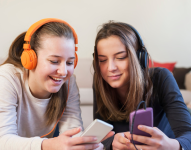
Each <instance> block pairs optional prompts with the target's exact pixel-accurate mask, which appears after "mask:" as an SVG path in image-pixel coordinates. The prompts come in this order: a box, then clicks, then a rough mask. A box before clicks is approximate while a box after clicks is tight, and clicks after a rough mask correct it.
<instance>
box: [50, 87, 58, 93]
mask: <svg viewBox="0 0 191 150" xmlns="http://www.w3.org/2000/svg"><path fill="white" fill-rule="evenodd" d="M59 90H60V88H53V89H49V90H48V91H49V92H50V93H57V92H58V91H59Z"/></svg>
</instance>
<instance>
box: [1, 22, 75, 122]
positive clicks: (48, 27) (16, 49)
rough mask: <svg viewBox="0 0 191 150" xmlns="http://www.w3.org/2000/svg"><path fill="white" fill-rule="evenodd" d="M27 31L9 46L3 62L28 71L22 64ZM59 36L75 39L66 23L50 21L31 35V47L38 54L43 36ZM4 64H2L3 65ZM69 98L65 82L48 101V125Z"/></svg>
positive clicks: (56, 116)
mask: <svg viewBox="0 0 191 150" xmlns="http://www.w3.org/2000/svg"><path fill="white" fill-rule="evenodd" d="M25 34H26V32H24V33H21V34H20V35H19V36H18V37H17V38H16V39H15V40H14V41H13V43H12V44H11V46H10V48H9V54H8V58H7V59H6V60H5V62H4V63H3V64H6V63H10V64H13V65H14V66H16V67H18V68H20V69H22V70H23V71H24V72H27V71H26V69H24V68H23V66H22V64H21V59H20V57H21V54H22V52H23V44H24V37H25ZM46 35H48V36H57V37H65V38H67V39H74V37H73V33H72V30H71V29H70V27H69V26H68V25H66V24H64V23H58V22H50V23H46V24H44V25H43V26H41V27H40V28H39V29H38V30H37V31H36V32H35V33H34V34H33V35H32V37H31V42H30V45H31V48H32V49H33V50H34V51H35V52H36V54H37V56H38V49H39V48H40V47H41V41H42V37H43V36H46ZM3 64H2V65H3ZM66 100H67V87H66V84H65V83H64V84H63V85H62V87H61V88H60V90H59V91H58V92H57V93H53V94H52V97H51V99H50V101H49V103H48V106H47V109H46V113H45V117H46V118H47V122H46V125H51V124H52V123H54V122H55V121H56V120H58V119H59V118H60V117H61V115H62V112H63V109H64V108H65V107H66Z"/></svg>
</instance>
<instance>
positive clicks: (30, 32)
mask: <svg viewBox="0 0 191 150" xmlns="http://www.w3.org/2000/svg"><path fill="white" fill-rule="evenodd" d="M49 22H60V23H64V24H66V25H68V26H69V27H70V28H71V30H72V33H73V36H74V42H75V51H77V47H76V46H77V44H78V36H77V34H76V32H75V30H74V29H73V28H72V27H71V26H70V25H69V24H68V23H67V22H66V21H63V20H61V19H56V18H45V19H42V20H39V21H37V22H36V23H34V24H33V25H32V26H30V28H29V29H28V31H27V33H26V35H25V39H24V41H26V42H29V43H30V40H31V36H32V35H33V33H34V32H35V31H36V30H37V29H39V28H40V27H41V26H42V25H44V24H46V23H49ZM23 48H24V49H30V45H28V44H24V46H23Z"/></svg>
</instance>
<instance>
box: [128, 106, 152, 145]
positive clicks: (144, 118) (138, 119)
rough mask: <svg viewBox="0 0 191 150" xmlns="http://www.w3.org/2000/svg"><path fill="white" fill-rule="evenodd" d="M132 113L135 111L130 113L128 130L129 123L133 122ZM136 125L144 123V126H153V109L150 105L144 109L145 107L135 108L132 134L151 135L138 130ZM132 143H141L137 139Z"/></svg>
mask: <svg viewBox="0 0 191 150" xmlns="http://www.w3.org/2000/svg"><path fill="white" fill-rule="evenodd" d="M134 114H135V111H133V112H131V113H130V117H129V131H131V125H132V122H133V116H134ZM138 125H146V126H150V127H153V109H152V108H151V107H147V108H146V110H145V109H139V110H137V112H136V116H135V120H134V126H133V134H136V135H142V136H148V137H151V135H150V134H148V133H146V132H143V131H141V130H139V129H138ZM131 143H132V141H131ZM134 143H135V144H139V145H141V144H142V143H140V142H137V141H134Z"/></svg>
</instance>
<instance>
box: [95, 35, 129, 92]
mask: <svg viewBox="0 0 191 150" xmlns="http://www.w3.org/2000/svg"><path fill="white" fill-rule="evenodd" d="M97 53H98V60H99V67H100V72H101V75H102V77H103V79H104V80H105V81H106V82H107V83H108V84H109V85H110V86H111V87H113V88H117V89H118V90H120V89H121V90H123V91H124V90H126V89H128V82H129V60H128V54H127V51H126V48H125V45H124V44H123V43H122V42H121V41H120V39H119V37H118V36H114V35H112V36H110V37H108V38H106V39H101V40H100V41H99V42H98V44H97Z"/></svg>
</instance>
